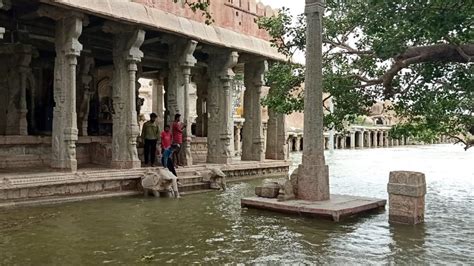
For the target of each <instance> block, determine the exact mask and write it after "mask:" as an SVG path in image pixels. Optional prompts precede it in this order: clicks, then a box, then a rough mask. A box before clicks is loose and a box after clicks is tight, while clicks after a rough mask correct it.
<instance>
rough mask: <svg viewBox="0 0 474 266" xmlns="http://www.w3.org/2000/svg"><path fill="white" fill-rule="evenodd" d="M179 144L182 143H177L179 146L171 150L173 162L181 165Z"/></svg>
mask: <svg viewBox="0 0 474 266" xmlns="http://www.w3.org/2000/svg"><path fill="white" fill-rule="evenodd" d="M181 145H183V144H182V143H180V144H179V148H175V150H174V152H173V162H174V164H176V165H181V157H180V156H181Z"/></svg>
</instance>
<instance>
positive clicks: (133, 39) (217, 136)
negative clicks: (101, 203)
mask: <svg viewBox="0 0 474 266" xmlns="http://www.w3.org/2000/svg"><path fill="white" fill-rule="evenodd" d="M50 14H51V17H52V18H54V19H55V20H56V37H55V38H56V42H55V47H56V59H55V69H54V80H55V83H54V101H55V107H54V116H53V132H52V139H53V141H52V154H53V155H52V162H51V165H52V167H54V168H62V169H71V170H72V171H75V170H77V160H76V154H75V153H76V146H75V145H76V141H77V140H78V126H77V114H76V73H77V71H76V66H77V59H78V57H79V56H80V54H81V51H82V48H83V47H82V44H81V43H80V42H79V37H80V35H81V33H82V27H83V22H84V21H85V20H86V17H85V15H83V14H81V13H76V12H56V13H54V12H52V13H50ZM103 30H104V31H105V32H108V33H111V34H113V35H114V47H113V64H114V73H113V109H114V113H113V117H112V118H113V134H112V163H111V166H112V167H113V168H138V167H140V164H141V163H140V160H139V159H138V152H137V147H136V146H137V143H136V142H137V137H138V136H139V126H138V121H137V111H136V84H137V70H138V67H137V64H138V63H139V62H140V61H141V59H142V58H143V56H144V54H143V52H142V51H141V50H140V47H141V45H142V44H143V42H144V40H145V31H143V30H141V29H139V28H136V27H132V26H124V25H118V24H115V23H112V22H107V23H106V24H105V25H104V27H103ZM196 45H197V42H196V41H194V40H181V39H179V40H178V39H175V40H174V42H172V45H170V47H171V48H170V60H169V67H170V71H169V76H168V89H167V91H166V102H167V111H168V112H169V115H170V117H171V118H173V117H174V115H175V114H177V113H181V114H182V116H183V118H184V123H185V124H186V125H187V127H186V132H184V139H185V141H184V145H183V146H184V147H183V149H184V154H185V156H184V159H185V160H184V162H185V164H186V165H192V155H191V118H190V110H189V106H190V103H189V98H190V97H189V87H190V82H191V69H192V67H194V65H195V64H196V62H197V60H196V59H195V58H194V56H193V53H194V50H195V48H196ZM238 60H239V54H238V53H237V52H235V51H231V50H227V51H222V50H219V51H217V52H214V53H209V62H208V71H207V75H208V77H209V83H208V87H207V102H206V109H207V118H206V120H207V146H208V154H207V161H208V162H209V163H219V164H228V163H230V162H231V161H232V158H233V157H234V155H235V151H234V149H235V147H234V145H235V143H234V121H233V113H232V91H231V90H232V81H233V79H234V76H235V73H234V72H233V67H234V66H235V65H236V64H237V63H238ZM266 70H267V62H266V61H265V60H257V61H248V62H245V85H246V91H245V96H244V97H245V113H244V118H245V122H244V124H243V133H242V160H252V161H262V160H264V159H265V158H268V159H285V158H286V156H287V153H286V148H285V144H286V143H285V123H284V122H285V121H284V116H283V115H279V114H276V113H273V112H270V114H269V120H268V126H267V127H268V129H267V130H268V137H267V142H266V143H265V138H264V128H263V123H262V117H261V108H260V101H261V92H262V87H263V85H264V82H263V75H264V73H265V71H266ZM162 89H163V88H162V87H157V89H156V90H157V91H160V90H161V91H163V90H162ZM162 96H163V95H162ZM158 102H162V101H158ZM157 105H160V103H157ZM161 105H162V104H161ZM159 107H160V106H156V108H159ZM161 108H163V106H161ZM159 116H160V117H159V120H164V117H162V116H163V115H162V114H159ZM169 122H170V121H168V123H169ZM201 130H202V129H201ZM239 136H240V134H239ZM265 145H267V147H266V149H265Z"/></svg>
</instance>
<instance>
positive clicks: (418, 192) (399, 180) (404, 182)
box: [387, 171, 426, 197]
mask: <svg viewBox="0 0 474 266" xmlns="http://www.w3.org/2000/svg"><path fill="white" fill-rule="evenodd" d="M387 191H388V193H389V194H394V195H403V196H409V197H422V196H424V195H425V194H426V181H425V175H424V174H423V173H419V172H410V171H393V172H390V178H389V183H388V185H387Z"/></svg>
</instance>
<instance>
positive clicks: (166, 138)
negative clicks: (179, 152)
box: [161, 125, 173, 152]
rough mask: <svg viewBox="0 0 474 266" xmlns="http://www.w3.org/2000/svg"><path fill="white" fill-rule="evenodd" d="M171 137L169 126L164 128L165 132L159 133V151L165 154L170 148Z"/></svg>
mask: <svg viewBox="0 0 474 266" xmlns="http://www.w3.org/2000/svg"><path fill="white" fill-rule="evenodd" d="M172 139H173V136H171V129H170V126H169V125H166V126H165V130H163V131H162V132H161V151H162V152H165V150H166V149H168V148H169V147H171V141H172Z"/></svg>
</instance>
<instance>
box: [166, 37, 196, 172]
mask: <svg viewBox="0 0 474 266" xmlns="http://www.w3.org/2000/svg"><path fill="white" fill-rule="evenodd" d="M196 45H197V42H196V41H194V40H177V41H176V42H175V43H173V44H171V52H170V63H169V67H170V73H169V76H168V84H169V86H168V108H169V112H170V118H171V119H173V120H174V116H175V114H178V113H181V115H182V117H183V120H184V121H183V122H184V124H185V125H186V128H185V132H184V134H183V137H184V143H183V145H184V147H183V149H184V152H183V153H181V155H182V158H181V159H182V162H183V163H184V165H187V166H191V165H193V157H192V154H191V124H192V118H191V113H190V108H189V106H190V103H189V99H190V96H189V93H190V88H189V86H190V83H191V68H192V67H193V66H194V65H195V64H196V62H197V60H196V58H194V56H193V54H194V50H195V49H196Z"/></svg>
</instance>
